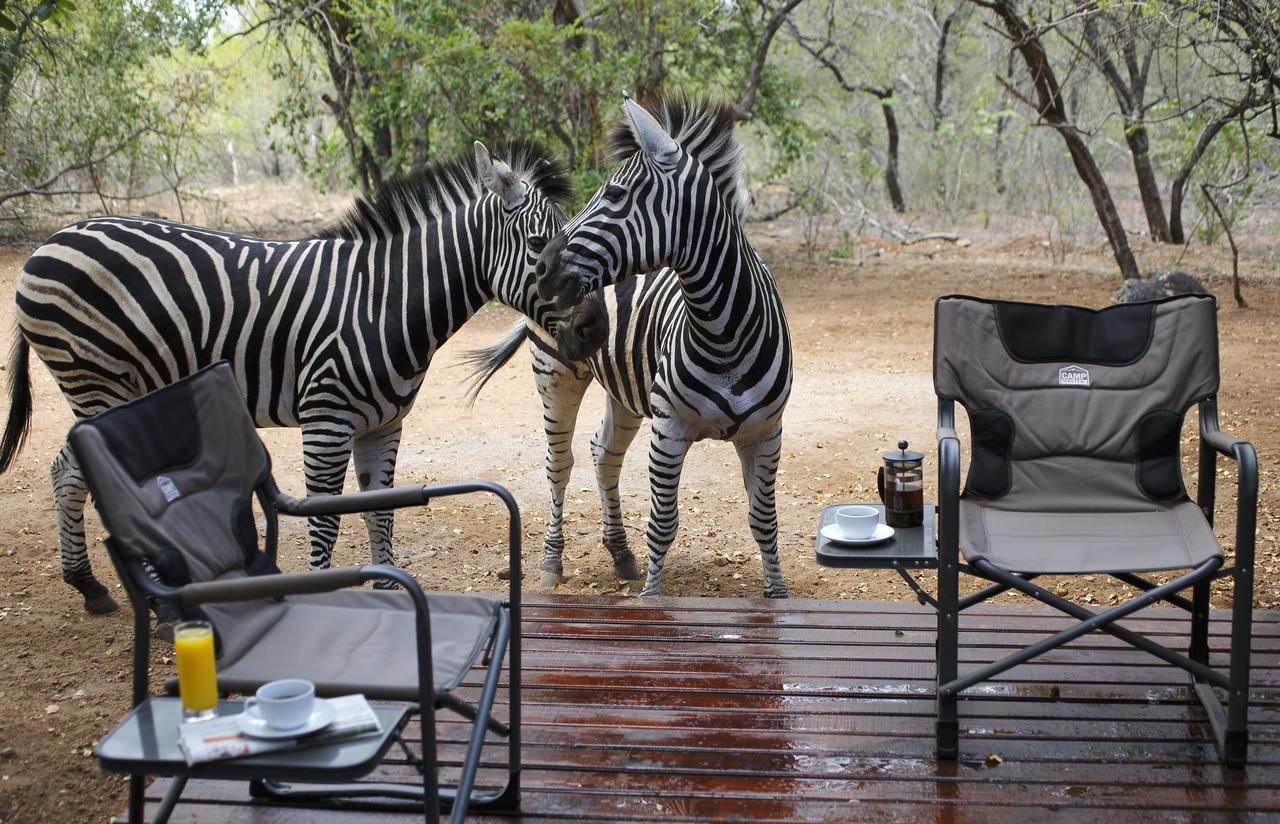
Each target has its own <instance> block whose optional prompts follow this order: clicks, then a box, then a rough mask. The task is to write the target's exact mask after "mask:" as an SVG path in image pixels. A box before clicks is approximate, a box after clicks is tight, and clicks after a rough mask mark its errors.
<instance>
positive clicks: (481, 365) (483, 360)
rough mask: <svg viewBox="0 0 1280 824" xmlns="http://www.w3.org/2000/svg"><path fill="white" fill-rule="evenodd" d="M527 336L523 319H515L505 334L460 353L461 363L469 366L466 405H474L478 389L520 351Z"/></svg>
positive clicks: (482, 387) (478, 394)
mask: <svg viewBox="0 0 1280 824" xmlns="http://www.w3.org/2000/svg"><path fill="white" fill-rule="evenodd" d="M528 337H529V330H528V328H527V327H526V326H525V323H524V321H523V320H520V321H517V322H516V324H515V326H512V327H511V329H510V330H509V331H508V332H507V334H505V335H503V336H502V338H500V339H499V340H497V341H495V342H494V343H491V344H489V345H488V346H486V347H484V348H483V349H468V350H467V351H466V352H464V353H463V355H462V362H463V364H465V365H467V366H469V367H471V371H470V373H468V374H467V378H466V379H467V380H468V381H469V382H470V384H471V386H470V388H469V389H467V394H466V399H467V406H468V407H470V406H474V405H475V402H476V398H478V397H479V396H480V390H481V389H484V385H485V384H486V383H488V382H489V379H490V378H492V377H493V376H494V375H496V374H497V373H498V370H499V369H501V368H502V367H504V366H506V365H507V361H509V360H511V358H512V357H514V356H515V354H516V352H519V351H520V347H521V346H523V345H524V342H525V340H526V339H528Z"/></svg>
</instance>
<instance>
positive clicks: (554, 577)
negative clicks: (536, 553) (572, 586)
mask: <svg viewBox="0 0 1280 824" xmlns="http://www.w3.org/2000/svg"><path fill="white" fill-rule="evenodd" d="M567 580H569V579H568V578H566V577H565V576H564V575H563V574H561V573H559V572H550V571H548V570H545V569H544V570H542V579H541V583H542V588H543V589H555V588H556V587H557V586H559V585H560V584H563V583H564V582H565V581H567Z"/></svg>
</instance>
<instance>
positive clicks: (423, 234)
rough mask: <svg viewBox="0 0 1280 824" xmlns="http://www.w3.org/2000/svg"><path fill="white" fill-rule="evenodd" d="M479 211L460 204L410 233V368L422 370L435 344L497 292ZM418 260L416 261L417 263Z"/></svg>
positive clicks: (407, 311)
mask: <svg viewBox="0 0 1280 824" xmlns="http://www.w3.org/2000/svg"><path fill="white" fill-rule="evenodd" d="M476 214H477V213H476V211H475V210H471V209H467V210H460V213H459V214H457V215H455V216H454V218H453V219H452V220H449V219H442V220H439V221H436V222H434V223H430V224H427V225H425V226H422V227H420V228H418V229H415V230H413V231H412V232H411V233H409V235H408V236H407V246H408V247H409V248H408V249H407V254H406V260H407V261H408V262H409V264H410V265H408V266H407V267H406V270H405V272H404V275H405V280H406V284H405V285H406V295H407V300H406V302H405V321H406V323H405V329H406V332H407V338H408V340H407V342H408V344H409V352H408V354H409V357H410V358H411V366H410V368H411V369H412V370H413V371H414V372H415V373H419V372H421V371H422V370H425V369H426V368H427V366H428V365H429V364H430V363H431V358H432V356H433V355H434V354H435V352H436V350H437V349H438V348H439V347H440V346H441V345H443V344H444V342H445V341H447V340H448V339H449V338H450V337H452V336H453V334H454V333H455V332H457V331H458V330H459V329H461V328H462V325H463V324H464V323H466V322H467V321H468V320H470V319H471V316H472V315H474V314H475V313H476V312H477V311H479V309H480V307H481V306H483V305H484V304H485V302H487V301H488V300H489V299H490V298H492V297H493V296H494V289H493V286H492V284H491V283H490V282H489V280H488V275H489V274H490V273H491V272H492V270H493V268H494V266H493V264H492V263H491V262H490V261H489V260H487V257H488V256H487V255H486V254H485V248H484V246H485V243H486V232H485V229H484V226H483V225H482V224H481V223H480V222H479V221H477V220H476V219H475V216H476ZM415 263H416V265H414V264H415Z"/></svg>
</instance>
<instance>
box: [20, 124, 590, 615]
mask: <svg viewBox="0 0 1280 824" xmlns="http://www.w3.org/2000/svg"><path fill="white" fill-rule="evenodd" d="M498 158H505V160H502V159H498ZM569 194H570V186H569V182H568V178H567V177H566V175H565V174H564V172H563V170H562V169H561V167H560V165H559V164H558V163H557V162H556V161H555V160H554V159H552V158H551V157H550V156H549V155H548V154H547V153H546V152H545V151H544V150H542V149H541V148H540V147H538V146H536V145H534V144H532V143H523V142H522V143H513V144H511V145H509V146H506V147H504V148H502V149H501V150H500V151H499V152H498V155H497V156H496V157H495V156H494V155H492V154H490V152H489V151H488V150H487V149H486V148H485V147H484V146H483V145H482V144H480V143H476V145H475V153H474V160H472V158H470V157H469V156H463V157H460V158H458V159H455V160H450V161H447V162H443V163H439V164H435V165H433V166H431V167H429V168H427V169H425V170H423V171H421V172H418V173H416V174H414V175H411V176H408V177H405V178H401V179H398V180H396V181H393V182H391V183H389V184H388V185H386V186H384V187H383V188H381V189H380V190H379V191H378V192H377V193H376V194H375V195H374V196H373V197H371V198H359V199H357V201H356V203H355V204H354V206H353V207H352V208H351V209H350V210H349V212H348V213H347V214H346V216H345V217H344V219H343V220H342V221H341V222H340V223H338V224H337V225H335V226H334V227H333V228H331V229H327V230H324V231H321V232H320V233H318V234H316V235H314V236H312V237H309V238H305V239H303V240H296V241H275V240H260V239H257V238H250V237H242V236H240V235H234V234H228V233H226V232H217V231H213V230H210V229H203V228H199V227H194V226H184V225H180V224H176V223H169V222H166V221H159V220H147V219H143V218H137V217H103V218H95V219H91V220H85V221H81V222H80V223H76V224H73V225H71V226H68V227H67V228H65V229H63V230H61V231H59V232H58V233H57V234H55V235H54V236H53V237H51V238H50V239H49V240H48V241H46V242H45V243H44V244H43V245H42V246H40V247H39V248H38V249H37V250H36V251H35V253H34V254H33V255H32V256H31V259H30V260H29V261H28V262H27V264H26V266H25V267H24V268H23V271H22V274H21V276H20V278H19V281H18V293H17V316H18V330H19V336H18V337H17V339H16V340H15V344H14V352H13V358H12V363H11V366H10V369H9V380H10V395H11V404H10V408H9V417H8V424H7V427H6V429H5V433H4V437H3V441H0V472H2V471H4V470H5V469H7V468H8V467H9V466H10V464H11V463H12V461H13V458H14V456H15V454H16V453H17V451H18V449H19V448H20V447H21V444H22V441H23V440H24V439H25V436H26V434H27V432H28V431H29V429H30V424H31V410H32V407H31V386H30V373H29V364H28V350H29V349H34V350H35V351H36V354H37V355H39V357H40V359H41V360H42V361H44V363H45V365H46V366H47V367H48V368H49V370H50V372H51V373H52V374H53V377H54V379H55V380H56V381H57V383H58V386H59V388H61V390H62V392H63V394H64V395H65V396H66V398H67V401H68V402H69V403H70V405H71V409H72V411H73V412H74V414H75V415H76V416H77V417H85V416H87V415H91V414H93V413H95V412H98V411H101V410H103V409H106V408H108V407H111V406H114V405H116V404H119V403H122V402H124V401H127V400H129V399H130V398H135V397H137V396H139V395H141V394H143V393H145V392H148V391H150V390H152V389H156V388H157V387H160V386H163V385H165V384H167V383H170V382H171V381H173V380H175V379H177V378H179V377H182V376H183V375H187V374H189V373H191V372H192V371H194V370H196V369H198V368H200V367H202V366H205V365H208V364H210V363H214V362H216V361H218V360H222V359H226V360H229V361H230V362H231V365H232V367H233V368H234V369H235V373H236V377H237V379H238V381H239V383H240V386H241V387H242V389H243V390H244V394H245V401H246V402H247V404H248V406H249V410H250V412H251V413H252V414H253V417H254V420H255V422H256V423H257V425H258V426H260V427H274V426H291V427H300V428H301V429H302V447H303V459H304V460H303V462H304V471H305V475H306V488H307V494H308V495H326V494H336V493H339V492H341V491H342V486H343V480H344V478H345V475H346V470H347V464H348V461H349V460H352V459H354V463H355V471H356V476H357V479H358V481H359V485H360V488H361V489H377V488H382V487H385V486H389V485H391V484H392V482H393V478H394V474H395V463H396V454H397V450H398V448H399V444H400V432H401V424H402V420H403V418H404V416H405V415H406V414H407V413H408V411H409V409H410V408H411V407H412V405H413V401H414V397H415V396H416V394H417V392H418V389H419V387H420V386H421V384H422V379H423V375H424V373H425V372H426V370H427V367H428V365H429V364H430V363H431V357H432V355H434V354H435V352H436V350H437V349H438V348H439V347H440V345H441V344H442V343H444V341H445V340H447V339H448V338H449V337H450V336H451V335H452V334H453V333H454V332H456V331H457V330H458V329H459V327H461V326H462V324H463V323H465V322H466V321H467V319H468V318H470V317H471V316H472V315H473V314H474V313H475V312H476V311H477V310H478V309H479V308H480V307H481V306H482V305H484V303H485V302H486V301H488V300H489V299H490V298H493V297H497V298H498V299H500V300H501V301H503V302H504V303H507V304H509V305H511V306H512V307H514V308H515V309H517V310H518V311H520V312H523V313H524V314H525V315H527V316H528V317H530V318H532V319H533V321H534V322H535V323H538V324H543V325H546V326H547V327H548V328H549V329H552V330H554V329H555V326H556V323H557V322H558V320H557V319H558V318H559V317H561V315H562V313H560V312H559V311H558V310H556V309H555V308H554V307H552V306H550V305H549V304H548V303H547V302H546V301H543V300H541V299H540V298H539V297H538V295H537V292H536V289H535V288H534V278H533V267H534V264H535V256H536V255H537V253H538V252H539V251H540V250H541V249H542V247H543V245H544V244H545V242H546V238H547V237H549V236H550V235H551V234H553V233H554V232H555V231H556V230H557V229H558V228H559V227H560V226H561V225H563V223H564V219H565V218H564V213H563V212H562V210H561V206H562V204H563V203H564V202H565V201H566V199H567V198H568V197H569ZM51 474H52V480H53V489H54V501H55V505H56V509H57V515H58V537H59V548H60V552H61V562H62V577H63V579H64V580H65V581H66V582H67V583H69V584H71V585H72V586H73V587H75V588H76V589H77V590H79V591H80V592H81V594H83V595H84V598H85V608H86V609H87V610H88V611H89V612H95V613H102V612H110V611H112V610H114V609H116V608H117V607H118V604H116V602H115V600H114V599H113V598H112V597H111V595H110V594H109V593H108V592H107V591H106V589H105V587H103V586H102V584H101V583H99V582H98V580H97V579H96V578H95V577H94V574H93V570H92V569H91V567H90V565H89V559H88V556H87V554H86V552H85V537H84V522H83V513H84V504H85V500H86V497H87V489H86V487H85V483H84V479H83V477H82V475H81V473H80V470H79V467H78V466H77V463H76V458H75V455H74V454H73V453H72V452H71V449H70V448H69V446H67V445H64V446H63V448H62V450H61V451H60V452H59V453H58V456H57V457H56V458H55V460H54V462H53V466H52V470H51ZM365 522H366V526H367V527H368V532H369V547H370V553H371V555H372V558H373V562H374V563H394V562H395V556H394V554H393V552H392V546H391V537H392V515H391V513H390V512H378V513H372V514H370V515H366V516H365ZM308 526H309V531H310V539H311V557H310V565H311V566H312V567H313V568H323V567H327V566H328V565H329V558H330V553H331V551H332V549H333V545H334V541H335V540H336V538H337V531H338V517H336V516H322V517H315V518H311V519H310V522H309V525H308Z"/></svg>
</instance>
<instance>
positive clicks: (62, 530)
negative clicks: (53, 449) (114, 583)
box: [49, 444, 120, 615]
mask: <svg viewBox="0 0 1280 824" xmlns="http://www.w3.org/2000/svg"><path fill="white" fill-rule="evenodd" d="M49 476H50V478H51V479H52V480H53V506H54V509H55V510H56V511H57V516H58V557H59V560H60V561H61V562H62V580H64V581H66V582H67V583H68V584H70V585H71V586H73V587H75V588H76V589H77V590H78V591H79V592H80V594H81V595H83V596H84V608H85V611H86V612H89V613H92V614H94V615H105V614H106V613H108V612H115V611H116V610H118V609H120V604H119V602H118V601H116V599H115V598H113V597H111V593H109V592H107V588H106V587H104V586H103V585H102V583H101V582H100V581H99V580H98V579H97V578H96V577H94V574H93V568H92V567H91V566H90V565H89V552H88V549H87V547H86V546H85V540H84V505H85V502H86V501H88V499H89V487H88V486H87V485H86V484H85V482H84V476H83V475H81V474H80V464H79V463H78V462H77V461H76V456H75V453H74V452H72V451H71V444H63V446H62V449H61V450H60V451H59V452H58V456H57V457H56V458H54V459H53V465H52V466H51V467H50V468H49Z"/></svg>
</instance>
